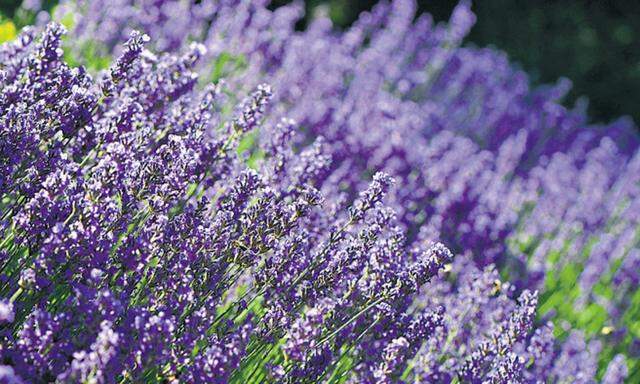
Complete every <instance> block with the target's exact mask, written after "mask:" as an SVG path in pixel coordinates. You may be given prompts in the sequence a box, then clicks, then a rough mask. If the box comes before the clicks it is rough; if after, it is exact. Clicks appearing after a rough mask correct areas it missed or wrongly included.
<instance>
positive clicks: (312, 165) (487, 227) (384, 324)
mask: <svg viewBox="0 0 640 384" xmlns="http://www.w3.org/2000/svg"><path fill="white" fill-rule="evenodd" d="M71 10H73V11H74V12H76V11H77V12H78V15H79V16H78V20H77V22H76V24H75V25H74V26H73V31H72V34H71V37H70V39H71V41H73V43H72V46H71V48H70V49H71V51H72V52H75V54H76V55H81V54H82V50H83V49H86V47H87V44H89V42H92V44H93V43H95V42H97V43H98V45H97V46H96V47H95V49H96V50H97V51H96V52H97V53H99V54H104V55H107V56H109V55H111V54H115V55H117V58H116V59H115V60H113V64H112V66H111V68H109V69H107V70H104V71H101V72H99V73H88V72H87V71H85V70H84V69H83V68H82V67H70V66H68V65H67V64H65V62H64V60H63V57H62V55H63V51H62V40H61V36H62V34H63V33H64V30H63V28H62V27H61V26H60V25H58V24H49V25H47V26H46V28H45V30H44V31H43V32H42V33H41V34H40V35H38V33H37V32H36V30H35V29H27V30H25V31H23V33H22V34H21V35H20V37H19V38H18V39H17V40H16V41H15V42H13V43H10V44H7V45H4V46H2V48H1V49H0V58H1V59H0V61H1V62H2V63H3V64H4V66H3V69H2V77H1V80H2V88H1V92H0V111H1V113H0V115H1V117H0V129H1V130H0V139H1V140H0V166H1V168H0V196H2V200H1V205H0V208H1V211H0V215H1V216H0V219H1V220H0V230H1V231H2V232H0V235H1V240H0V241H2V242H1V243H0V263H1V264H0V298H3V299H1V301H0V338H1V340H2V343H1V345H2V346H1V347H0V359H1V360H2V361H1V362H0V363H2V364H5V365H7V367H6V368H5V367H0V370H1V369H4V371H1V372H2V374H3V375H5V376H6V377H8V379H7V380H14V381H16V382H21V381H26V382H32V381H33V382H38V381H47V380H48V381H52V380H57V381H60V382H84V381H89V382H113V381H114V380H117V381H124V382H153V381H167V382H221V383H223V382H264V381H271V382H290V383H305V382H310V383H311V382H320V381H326V382H354V383H356V382H357V383H391V382H442V383H448V382H452V381H454V380H458V381H460V382H470V383H476V382H478V383H480V382H487V383H508V382H523V383H539V382H585V383H590V382H594V381H595V380H596V379H600V378H602V380H603V381H604V382H622V381H623V380H624V378H625V377H626V376H628V375H629V373H630V370H629V369H628V367H627V365H626V364H625V358H624V356H625V355H626V356H629V357H630V358H631V359H633V358H634V357H635V356H637V355H634V353H635V354H637V352H635V350H634V346H635V345H637V344H638V340H640V334H638V333H637V332H638V331H637V330H638V328H637V327H635V328H634V327H632V326H630V325H632V324H634V323H633V314H634V313H635V312H634V311H636V312H637V310H638V308H639V307H638V304H639V303H640V301H638V297H640V296H638V294H637V292H638V278H637V273H634V272H633V271H635V266H637V264H638V259H639V257H638V242H639V237H638V230H637V228H638V220H639V219H640V218H639V217H638V212H640V206H638V202H640V198H639V197H638V196H639V193H640V180H639V179H638V177H639V176H640V168H639V167H640V152H639V151H638V149H637V148H638V136H637V134H636V133H635V130H634V129H635V128H634V127H633V126H632V124H631V123H630V122H629V121H627V120H624V119H621V120H619V121H616V122H613V123H611V124H608V125H604V126H597V125H590V124H588V123H587V121H586V118H585V113H584V110H583V106H581V105H578V106H576V107H575V108H574V109H566V108H564V107H562V106H561V105H560V103H559V101H560V100H561V98H562V96H563V94H564V93H565V92H566V91H567V86H568V85H567V82H566V81H560V82H559V83H558V84H556V85H554V86H550V87H545V88H541V89H533V90H532V89H530V88H529V86H528V84H527V78H526V75H525V74H523V73H521V72H519V71H517V70H514V69H513V68H512V67H511V66H510V64H509V62H508V60H507V59H506V57H505V56H504V55H503V54H501V53H499V52H496V51H493V50H489V49H480V48H466V47H461V46H460V43H461V41H462V39H463V38H464V36H465V35H466V33H467V32H468V30H469V29H470V27H471V26H472V24H473V22H474V18H475V16H474V15H473V14H472V13H471V11H470V4H469V3H468V2H464V1H463V2H461V3H460V5H459V6H458V7H457V8H456V10H455V11H454V13H453V15H452V16H451V20H450V22H449V23H448V24H446V25H444V24H434V23H433V21H432V19H431V18H430V17H429V16H428V15H421V16H419V17H417V18H416V17H415V4H414V3H413V2H412V1H409V0H400V1H394V2H393V3H384V2H383V3H380V4H379V5H377V6H376V7H375V8H374V9H373V10H372V11H371V12H368V13H364V14H363V15H362V16H361V17H360V19H359V20H358V21H357V22H356V23H355V24H354V25H353V26H352V27H351V28H350V29H348V30H346V31H344V32H336V31H334V30H333V29H332V28H331V24H330V21H329V20H328V19H327V18H325V17H322V16H319V17H317V18H316V19H314V20H313V22H312V23H311V25H310V26H309V28H308V29H306V30H305V31H296V30H295V29H294V25H295V22H296V21H297V20H298V19H299V18H300V17H301V5H300V4H297V3H294V4H292V5H289V6H284V7H280V8H277V9H276V10H273V11H271V10H269V9H268V8H267V4H266V2H262V1H224V2H218V1H206V0H205V1H201V2H197V3H194V4H191V5H189V3H188V2H180V1H153V2H150V1H117V2H100V1H87V0H85V1H77V2H68V3H65V4H63V5H62V6H61V7H60V9H59V10H58V11H59V13H62V14H64V12H71ZM138 29H139V30H141V31H143V32H144V33H138V32H135V30H138ZM147 36H150V38H149V37H147ZM126 39H128V41H127V43H125V44H124V45H122V48H121V47H120V46H121V45H120V44H121V42H122V41H124V40H126ZM192 41H195V42H192ZM145 44H151V45H152V46H153V47H155V50H156V52H163V51H169V52H171V53H170V54H164V53H160V54H154V53H152V51H150V50H147V49H146V48H145ZM81 59H82V58H81V57H80V59H79V60H81ZM222 78H224V81H222V80H221V79H222ZM266 84H269V85H266ZM438 241H440V242H442V243H443V244H445V245H446V246H445V245H442V244H441V243H438ZM449 249H450V250H451V251H449ZM454 254H455V256H454ZM566 276H569V277H571V278H572V279H573V280H575V281H576V282H577V284H576V285H575V286H570V287H568V288H565V287H564V286H563V285H562V281H561V279H562V278H565V277H566ZM605 284H611V285H612V286H613V287H615V288H614V289H615V290H616V294H615V295H614V294H612V293H611V292H609V291H607V290H606V289H605V288H604V287H605ZM564 300H569V305H568V306H564V307H562V306H560V305H559V304H558V302H559V301H564ZM536 308H539V309H538V311H539V313H540V316H539V317H538V319H537V320H536ZM579 312H586V313H601V312H604V313H609V314H610V316H605V318H604V319H602V317H598V316H594V317H593V318H588V319H586V320H581V318H580V317H579V316H578V315H576V313H579ZM576 318H577V320H575V321H573V320H572V321H573V322H568V321H567V320H565V319H576ZM593 319H595V320H593ZM547 320H554V323H550V322H547ZM585 323H586V324H585ZM574 328H575V329H574ZM582 329H586V331H582ZM125 340H126V342H124V341H125ZM603 345H604V347H603ZM636 349H637V348H636ZM611 350H614V351H615V353H616V354H617V355H616V357H615V358H614V359H613V360H612V361H611V362H610V363H609V362H608V361H607V364H605V365H604V368H603V367H602V366H600V367H599V355H602V356H608V355H607V353H609V354H611ZM631 361H633V360H631ZM634 364H635V363H634ZM600 365H602V364H600ZM636 367H637V365H636ZM599 370H600V373H598V371H599ZM631 373H633V372H631ZM9 382H11V381H9Z"/></svg>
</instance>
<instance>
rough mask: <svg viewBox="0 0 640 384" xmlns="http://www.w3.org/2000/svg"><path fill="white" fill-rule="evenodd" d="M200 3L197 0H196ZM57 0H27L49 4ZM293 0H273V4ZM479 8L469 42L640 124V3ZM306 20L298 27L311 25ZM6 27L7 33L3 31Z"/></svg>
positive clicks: (328, 3) (322, 0)
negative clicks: (563, 81) (565, 82)
mask: <svg viewBox="0 0 640 384" xmlns="http://www.w3.org/2000/svg"><path fill="white" fill-rule="evenodd" d="M105 1H109V0H105ZM193 1H197V0H193ZM55 2H56V1H54V0H44V1H42V0H26V1H25V3H43V6H44V7H45V8H50V7H51V6H53V5H54V4H55ZM287 2H290V0H274V1H273V5H272V6H273V7H276V6H278V5H282V4H284V3H287ZM376 2H377V0H306V1H305V3H306V8H307V17H309V15H312V14H313V13H314V12H315V11H317V10H318V9H319V8H323V9H324V11H325V12H328V14H329V15H330V16H331V18H332V19H333V21H334V23H335V24H336V26H338V27H339V28H346V27H348V26H349V24H351V23H352V22H353V21H354V20H355V19H356V18H357V16H358V14H359V13H360V12H362V11H364V10H367V9H370V8H371V7H372V6H373V5H374V4H375V3H376ZM457 2H458V1H457V0H418V6H419V9H420V11H422V12H429V13H431V14H432V15H433V17H434V19H435V20H436V21H444V20H447V19H448V18H449V15H450V14H451V11H452V10H453V8H454V7H455V5H456V4H457ZM21 3H22V0H0V13H1V14H2V17H4V18H5V19H6V18H14V20H15V19H16V16H17V19H18V20H19V19H20V16H21V15H19V14H18V15H16V11H17V10H18V8H19V6H20V4H21ZM473 10H474V12H475V13H476V15H477V16H478V22H477V23H476V25H475V26H474V28H473V29H472V30H471V33H470V35H469V36H468V37H467V39H466V44H475V45H477V46H493V47H495V48H498V49H501V50H503V51H505V52H507V54H508V55H509V57H510V58H511V61H512V62H513V63H514V65H516V66H518V67H520V68H522V69H524V70H525V71H526V72H527V73H528V74H529V76H530V79H531V82H532V83H533V84H534V85H536V84H543V83H551V82H555V81H556V80H557V79H558V78H559V77H567V78H569V79H570V80H571V81H572V82H573V89H572V91H571V93H570V94H569V96H568V97H567V98H566V100H565V104H566V105H567V106H572V105H573V104H574V103H575V101H576V99H577V98H578V97H581V96H584V97H587V98H588V100H589V109H588V110H589V115H590V117H591V119H592V120H593V121H599V122H605V121H610V120H613V119H615V118H617V117H620V116H622V115H629V116H631V117H632V118H633V119H634V121H635V122H636V124H640V108H639V106H638V104H639V101H640V39H639V37H640V1H637V0H635V1H634V0H628V1H614V0H564V1H557V0H556V1H552V0H547V1H527V0H483V1H476V2H475V3H474V5H473ZM305 22H306V21H302V22H301V23H300V25H299V28H304V26H305ZM1 33H2V31H0V34H1Z"/></svg>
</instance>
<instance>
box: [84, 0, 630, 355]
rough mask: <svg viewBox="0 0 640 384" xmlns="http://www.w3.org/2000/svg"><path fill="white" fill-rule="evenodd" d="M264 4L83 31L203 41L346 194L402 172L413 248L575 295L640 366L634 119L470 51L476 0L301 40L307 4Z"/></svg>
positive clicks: (573, 308)
mask: <svg viewBox="0 0 640 384" xmlns="http://www.w3.org/2000/svg"><path fill="white" fill-rule="evenodd" d="M265 5H266V3H258V2H255V1H254V2H237V1H231V2H228V3H223V4H220V3H217V2H215V3H209V2H202V3H200V5H198V6H186V5H184V4H182V3H176V2H161V3H160V4H156V5H155V6H150V4H148V3H147V2H144V1H141V2H134V3H130V2H124V3H121V4H118V5H117V6H113V7H105V6H104V5H103V4H100V3H96V2H86V3H81V4H80V9H83V11H84V14H86V15H88V16H86V17H84V18H81V19H80V20H79V24H78V26H77V29H76V31H77V32H76V33H77V35H78V36H79V37H80V38H81V39H82V37H83V36H84V37H85V39H86V36H101V37H100V39H101V43H102V44H103V45H104V46H106V47H107V48H112V47H114V43H115V42H117V41H119V40H121V39H122V38H123V36H122V34H123V33H128V30H127V28H131V27H135V28H141V29H143V30H145V31H146V32H147V33H149V34H150V35H151V36H152V37H153V39H154V40H157V41H158V47H159V49H163V50H175V49H177V48H179V47H180V46H181V45H182V44H183V43H184V41H185V36H188V37H189V39H193V40H196V41H202V42H203V43H204V44H205V46H206V47H207V48H208V49H209V51H210V58H211V59H210V60H205V61H204V65H203V66H202V68H201V69H200V71H201V73H203V74H205V76H213V78H214V79H216V78H217V77H219V76H221V75H232V76H226V77H228V78H229V81H230V82H233V84H234V89H238V90H243V89H244V90H246V89H247V88H246V86H247V85H248V84H253V83H255V82H256V81H258V80H257V79H260V80H261V81H266V82H268V83H270V84H272V85H273V87H274V90H275V98H276V100H277V102H274V105H277V107H276V108H274V110H273V112H272V116H273V117H271V119H272V121H274V122H275V121H277V119H278V118H280V117H282V116H286V117H292V118H293V119H295V121H297V123H298V124H299V125H300V126H301V129H302V130H303V132H304V135H303V138H302V140H301V141H300V142H302V143H308V142H310V141H311V140H312V139H313V138H315V137H318V136H322V137H324V138H325V139H326V140H327V142H328V147H329V151H331V153H332V159H333V168H334V173H335V175H336V176H334V178H336V179H337V181H334V182H339V183H341V185H342V186H343V187H344V189H345V190H346V191H355V190H358V189H359V188H362V187H361V183H362V181H361V180H362V175H363V174H366V173H367V172H368V171H371V170H378V169H384V170H386V171H387V172H389V173H390V174H392V175H394V177H396V178H398V179H399V182H398V185H399V186H400V187H399V188H396V190H394V196H393V197H392V204H393V206H394V209H395V210H396V211H397V212H398V214H399V216H400V220H401V222H402V224H403V225H404V227H405V228H406V230H407V231H408V233H409V234H410V236H409V239H410V241H413V240H421V239H425V238H426V239H439V240H440V241H443V242H444V243H445V244H446V245H447V246H448V247H451V248H453V249H454V251H456V253H463V252H467V253H468V254H469V255H470V256H471V257H472V258H473V259H474V260H475V261H476V263H477V264H478V265H479V266H485V265H488V264H491V263H496V264H497V265H498V266H499V267H500V269H501V270H502V271H503V275H506V276H508V278H509V279H510V280H511V281H512V282H513V283H514V284H515V285H516V287H517V288H518V289H523V288H530V289H542V290H545V289H546V292H544V293H543V299H545V301H548V303H547V305H546V307H544V306H543V307H544V308H546V309H549V308H552V309H554V308H555V307H557V306H559V305H560V304H561V303H563V302H565V300H566V299H567V295H568V296H569V297H568V298H569V299H570V300H569V301H568V303H567V305H565V307H567V306H568V307H569V308H568V309H563V310H561V311H560V312H562V313H561V315H563V316H564V317H568V318H575V319H571V320H572V323H573V324H570V325H573V326H580V328H587V329H589V330H590V331H589V332H591V333H594V331H596V332H597V333H600V332H602V333H604V334H605V335H604V336H605V341H606V342H607V344H608V345H609V346H612V347H613V348H614V349H616V350H617V351H618V352H626V353H627V354H628V355H630V356H631V357H635V356H636V354H637V353H638V352H637V351H636V350H637V349H638V337H639V336H640V334H639V333H638V331H639V330H640V329H639V327H638V325H637V323H635V322H634V318H635V317H636V316H635V315H636V314H635V312H633V309H634V307H637V305H636V306H634V305H633V303H636V304H637V303H640V300H639V299H640V298H638V295H637V294H636V292H637V288H638V276H637V272H636V271H637V268H638V264H639V263H640V255H639V253H638V250H637V248H638V234H637V232H638V219H639V217H638V215H640V210H639V208H640V207H638V204H639V203H638V182H639V180H638V179H639V178H640V156H639V155H638V152H637V147H638V136H637V133H636V131H635V129H634V127H633V126H632V125H631V124H630V123H629V122H628V121H625V120H620V121H618V122H615V123H613V124H610V125H608V126H589V125H588V124H587V123H586V118H585V113H584V110H583V107H582V106H579V107H578V108H576V110H572V111H571V110H566V109H565V108H563V107H561V106H560V105H559V102H558V100H560V99H561V97H562V95H563V94H564V92H566V90H567V84H566V83H565V82H560V83H559V84H558V85H556V86H554V87H550V88H548V89H539V90H535V91H532V90H530V89H529V88H528V86H527V79H526V76H525V75H524V74H522V73H520V72H518V71H514V70H513V69H512V68H511V67H510V65H509V63H508V61H507V60H506V59H505V57H504V56H503V55H501V54H500V53H497V52H495V51H492V50H486V49H469V48H459V43H460V41H461V39H462V38H463V37H464V35H465V34H466V33H467V32H468V30H469V28H470V27H471V25H472V24H473V22H474V16H473V15H472V14H471V12H470V11H469V4H467V3H462V4H461V5H460V6H459V7H458V8H457V9H456V10H455V11H454V14H453V15H452V18H451V21H450V23H449V25H448V26H443V25H438V26H434V25H433V23H432V21H431V19H430V18H429V17H428V16H421V17H419V18H417V19H415V9H414V4H413V3H412V2H410V1H396V2H394V3H393V4H392V5H384V4H381V5H379V6H378V7H377V8H375V9H374V10H373V11H372V12H371V13H369V14H364V15H363V16H362V17H361V18H360V20H359V21H358V22H356V24H355V25H354V26H353V27H352V28H351V29H349V30H348V31H345V32H344V33H336V32H334V31H332V30H331V25H330V23H329V21H328V20H327V19H325V18H317V19H316V20H315V21H314V22H313V23H312V24H311V25H310V26H309V28H308V30H306V31H305V32H295V31H294V28H293V26H294V24H295V22H296V20H298V18H299V17H300V16H301V8H300V4H297V5H296V4H294V5H292V6H289V7H283V8H280V9H277V10H276V11H275V12H270V11H268V10H267V9H265ZM143 10H144V11H143ZM141 11H142V13H141ZM184 14H188V15H190V17H189V18H188V19H189V22H186V21H185V18H182V17H181V16H179V17H176V16H174V15H184ZM91 15H103V16H102V17H101V18H99V19H96V18H95V17H92V16H91ZM414 19H415V20H414ZM221 58H222V59H221ZM557 271H559V272H560V273H557ZM561 279H565V280H567V279H568V280H569V282H567V283H564V284H566V285H569V286H570V287H569V288H564V287H558V286H559V285H562V282H561V281H559V280H561ZM573 280H577V282H578V284H577V285H576V286H575V287H574V286H573V284H571V283H572V281H573ZM603 286H604V287H605V288H603ZM611 291H615V292H616V294H615V295H613V294H612V292H611ZM556 312H557V310H556ZM583 312H587V313H593V312H597V314H598V315H599V316H593V318H594V319H595V320H594V319H590V318H588V317H587V318H585V319H582V318H583V317H584V316H581V313H583ZM602 313H604V314H605V317H606V319H603V318H602ZM550 315H553V313H551V314H550ZM563 316H560V317H559V319H558V320H562V317H563ZM565 327H566V326H565ZM594 349H597V348H596V347H594ZM608 357H609V358H610V356H608ZM634 364H635V362H634Z"/></svg>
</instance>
